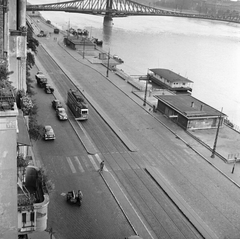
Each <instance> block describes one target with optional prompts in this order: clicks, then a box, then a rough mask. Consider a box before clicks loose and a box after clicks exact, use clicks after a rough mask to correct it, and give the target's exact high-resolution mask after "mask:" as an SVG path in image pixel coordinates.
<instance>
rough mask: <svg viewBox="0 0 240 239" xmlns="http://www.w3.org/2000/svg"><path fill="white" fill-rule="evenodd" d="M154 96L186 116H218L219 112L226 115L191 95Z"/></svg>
mask: <svg viewBox="0 0 240 239" xmlns="http://www.w3.org/2000/svg"><path fill="white" fill-rule="evenodd" d="M155 98H156V99H158V100H160V101H162V102H164V103H165V104H167V105H169V106H171V108H174V109H175V110H176V111H178V112H179V113H181V114H183V115H185V116H187V117H194V116H216V115H218V116H219V115H220V114H221V115H222V116H226V115H225V114H223V113H221V112H220V111H218V110H216V109H215V108H213V107H211V106H209V105H207V104H205V103H204V102H202V101H200V100H198V99H196V98H194V97H193V96H191V95H181V94H180V95H158V96H155Z"/></svg>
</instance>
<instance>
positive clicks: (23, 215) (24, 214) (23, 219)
mask: <svg viewBox="0 0 240 239" xmlns="http://www.w3.org/2000/svg"><path fill="white" fill-rule="evenodd" d="M26 217H27V214H26V213H22V223H23V227H25V224H26Z"/></svg>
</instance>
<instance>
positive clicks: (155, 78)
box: [147, 68, 193, 94]
mask: <svg viewBox="0 0 240 239" xmlns="http://www.w3.org/2000/svg"><path fill="white" fill-rule="evenodd" d="M147 76H148V78H149V79H150V80H151V81H152V82H154V83H155V84H157V85H159V86H160V87H162V88H163V89H168V90H171V91H174V92H175V93H176V94H191V92H192V84H193V81H191V80H189V79H187V78H185V77H183V76H181V75H179V74H176V73H175V72H173V71H170V70H168V69H161V68H155V69H149V72H148V74H147Z"/></svg>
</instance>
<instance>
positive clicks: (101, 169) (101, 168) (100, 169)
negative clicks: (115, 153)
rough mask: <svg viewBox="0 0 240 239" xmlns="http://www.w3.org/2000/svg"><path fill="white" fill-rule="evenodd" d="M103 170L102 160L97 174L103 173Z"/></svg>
mask: <svg viewBox="0 0 240 239" xmlns="http://www.w3.org/2000/svg"><path fill="white" fill-rule="evenodd" d="M103 168H104V160H103V161H102V162H101V163H100V168H99V170H98V171H99V172H100V173H101V172H102V171H103Z"/></svg>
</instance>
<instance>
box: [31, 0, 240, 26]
mask: <svg viewBox="0 0 240 239" xmlns="http://www.w3.org/2000/svg"><path fill="white" fill-rule="evenodd" d="M27 11H32V12H35V11H64V12H73V13H83V14H92V15H101V16H104V17H105V18H106V19H112V18H113V17H127V16H174V17H189V18H201V19H209V20H218V21H227V22H235V23H240V16H239V15H235V16H211V15H209V16H208V15H203V14H196V13H194V14H193V13H186V12H182V11H171V10H166V9H160V8H153V7H150V6H145V5H143V4H139V3H136V2H134V1H131V0H75V1H68V2H60V3H59V2H58V3H50V4H40V5H27Z"/></svg>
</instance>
